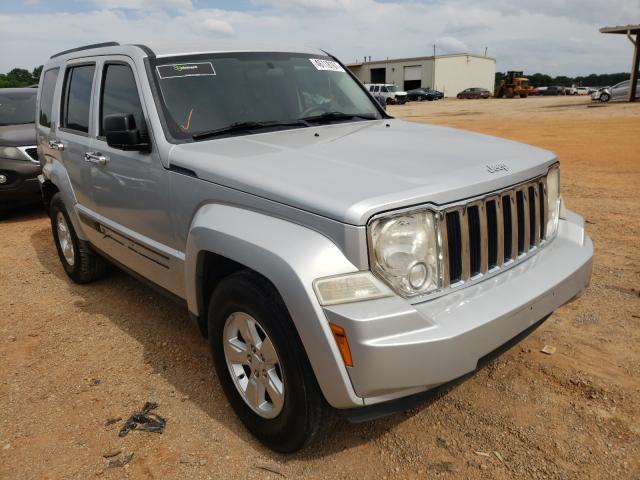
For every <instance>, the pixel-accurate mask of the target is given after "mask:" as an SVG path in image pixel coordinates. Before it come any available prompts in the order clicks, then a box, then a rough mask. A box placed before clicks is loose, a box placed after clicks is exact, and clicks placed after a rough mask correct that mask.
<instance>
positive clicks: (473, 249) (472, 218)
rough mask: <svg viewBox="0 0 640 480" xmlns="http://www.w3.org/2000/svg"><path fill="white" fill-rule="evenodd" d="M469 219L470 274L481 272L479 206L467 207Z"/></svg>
mask: <svg viewBox="0 0 640 480" xmlns="http://www.w3.org/2000/svg"><path fill="white" fill-rule="evenodd" d="M467 218H468V220H469V274H470V276H472V277H473V276H475V275H477V274H478V273H480V250H481V248H480V211H479V208H478V206H476V205H473V206H470V207H467Z"/></svg>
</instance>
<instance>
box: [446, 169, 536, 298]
mask: <svg viewBox="0 0 640 480" xmlns="http://www.w3.org/2000/svg"><path fill="white" fill-rule="evenodd" d="M546 198H547V195H546V176H543V177H539V178H536V179H534V180H531V181H529V182H526V183H523V184H520V185H517V186H515V187H513V188H510V189H507V190H503V191H501V192H498V193H495V194H491V195H488V196H486V197H484V198H482V199H480V200H474V201H471V202H469V203H466V204H464V205H456V206H453V207H449V208H445V209H444V210H443V211H441V213H440V215H439V220H440V221H439V232H440V243H441V251H442V255H443V257H442V286H443V287H444V288H447V287H452V286H456V285H458V284H462V283H466V282H469V281H472V280H475V279H480V278H481V277H482V276H483V275H486V274H487V273H494V272H497V271H498V270H499V269H501V268H504V267H505V266H507V265H511V264H512V263H514V262H516V261H519V260H520V259H522V258H524V257H526V256H527V255H529V254H530V253H532V252H533V251H535V250H536V249H538V248H539V247H540V245H541V244H542V243H543V242H544V241H545V214H546V211H547V205H546Z"/></svg>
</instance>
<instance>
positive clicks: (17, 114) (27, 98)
mask: <svg viewBox="0 0 640 480" xmlns="http://www.w3.org/2000/svg"><path fill="white" fill-rule="evenodd" d="M37 93H38V91H37V90H36V89H35V88H25V89H19V90H13V89H0V127H1V126H4V125H21V124H26V123H34V122H35V115H36V94H37Z"/></svg>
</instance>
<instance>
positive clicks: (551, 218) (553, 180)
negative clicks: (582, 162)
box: [545, 166, 560, 239]
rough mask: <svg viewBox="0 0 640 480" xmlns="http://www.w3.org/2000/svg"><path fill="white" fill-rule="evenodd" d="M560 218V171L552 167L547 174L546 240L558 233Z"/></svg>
mask: <svg viewBox="0 0 640 480" xmlns="http://www.w3.org/2000/svg"><path fill="white" fill-rule="evenodd" d="M559 218H560V169H559V168H558V167H557V166H555V167H551V169H550V170H549V173H548V174H547V228H546V230H545V233H546V238H547V239H549V238H551V237H553V236H554V235H555V234H556V232H557V231H558V220H559Z"/></svg>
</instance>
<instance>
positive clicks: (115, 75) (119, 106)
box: [99, 63, 144, 135]
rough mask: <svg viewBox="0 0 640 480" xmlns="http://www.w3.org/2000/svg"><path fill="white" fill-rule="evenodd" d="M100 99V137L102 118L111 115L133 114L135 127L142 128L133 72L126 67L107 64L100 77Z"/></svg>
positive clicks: (102, 124)
mask: <svg viewBox="0 0 640 480" xmlns="http://www.w3.org/2000/svg"><path fill="white" fill-rule="evenodd" d="M102 79H103V80H102V94H101V97H100V133H99V134H100V135H103V131H104V118H105V117H106V116H107V115H112V114H123V113H124V114H127V113H131V114H133V117H134V119H135V121H136V126H137V127H138V128H139V129H143V128H144V122H143V120H142V119H143V115H142V105H141V103H140V96H139V95H138V87H137V86H136V79H135V77H134V76H133V71H132V70H131V67H129V66H128V65H123V64H120V63H113V64H107V65H105V67H104V72H103V76H102Z"/></svg>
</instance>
